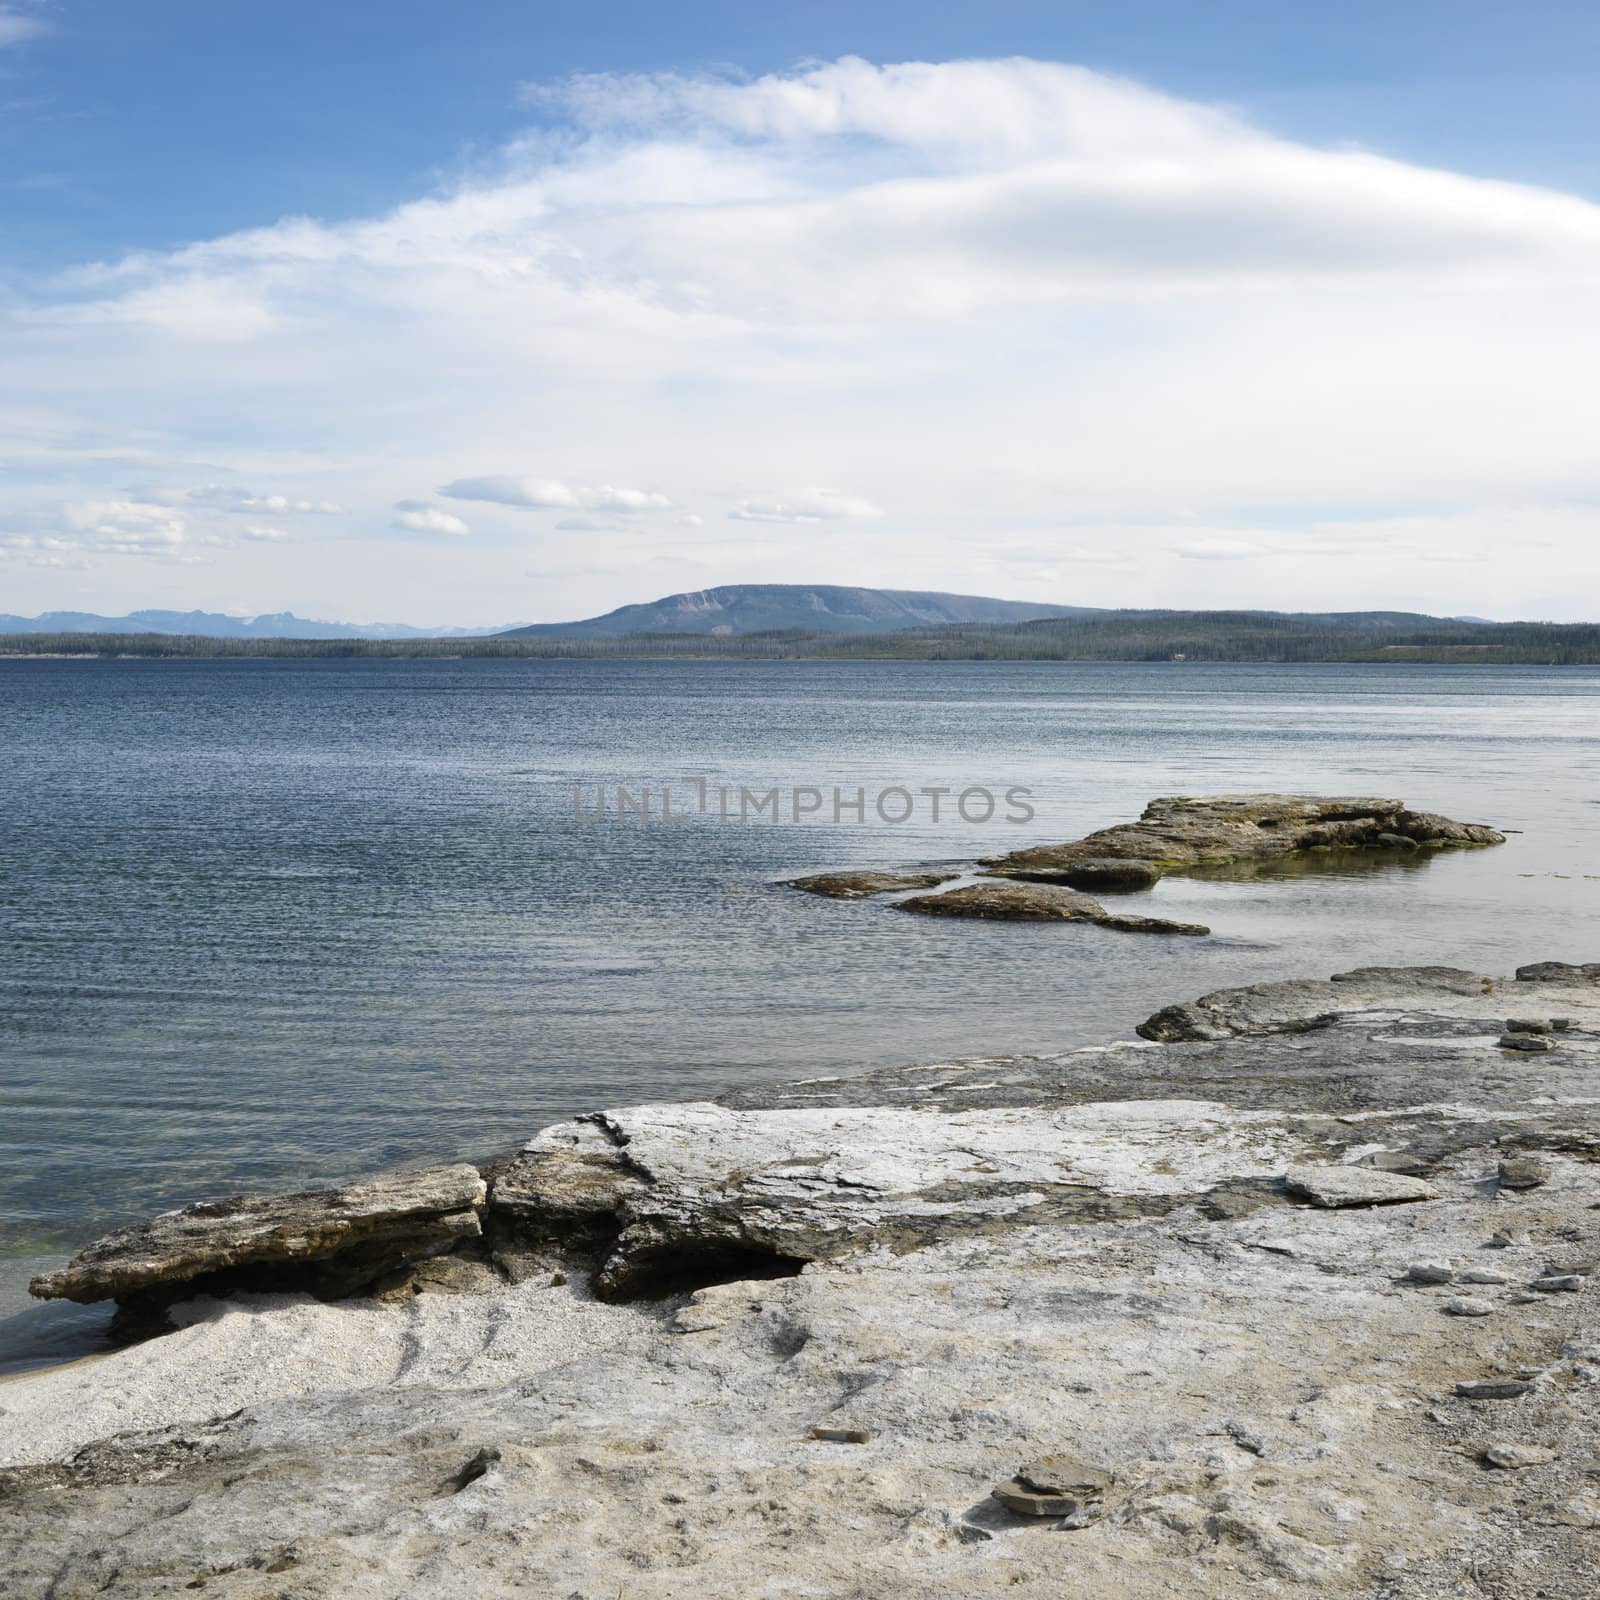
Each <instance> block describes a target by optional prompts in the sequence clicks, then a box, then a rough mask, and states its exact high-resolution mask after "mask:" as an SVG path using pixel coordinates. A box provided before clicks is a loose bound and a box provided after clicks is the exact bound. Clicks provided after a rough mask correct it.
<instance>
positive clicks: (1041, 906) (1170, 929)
mask: <svg viewBox="0 0 1600 1600" xmlns="http://www.w3.org/2000/svg"><path fill="white" fill-rule="evenodd" d="M895 910H896V911H913V912H919V913H921V914H922V915H923V916H929V917H978V918H982V919H985V920H988V921H996V922H1093V923H1097V924H1099V925H1100V926H1101V927H1107V928H1117V929H1120V930H1122V931H1123V932H1127V933H1184V934H1196V935H1204V934H1208V933H1210V931H1211V930H1210V929H1209V928H1205V927H1202V926H1201V925H1200V924H1199V923H1197V922H1168V921H1166V920H1165V919H1164V918H1161V917H1126V916H1119V915H1117V914H1116V913H1114V912H1111V911H1107V910H1106V908H1105V907H1104V906H1103V905H1101V904H1100V902H1099V901H1098V900H1095V899H1092V898H1091V897H1090V896H1088V895H1086V894H1082V893H1080V892H1079V891H1078V890H1076V889H1067V888H1063V887H1060V886H1058V885H1055V884H1044V883H1002V882H993V883H972V884H967V885H966V886H965V887H963V888H960V889H951V890H948V891H947V892H946V893H944V894H918V895H912V896H911V898H910V899H908V900H901V901H898V902H897V903H896V905H895Z"/></svg>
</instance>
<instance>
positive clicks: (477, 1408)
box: [0, 963, 1600, 1600]
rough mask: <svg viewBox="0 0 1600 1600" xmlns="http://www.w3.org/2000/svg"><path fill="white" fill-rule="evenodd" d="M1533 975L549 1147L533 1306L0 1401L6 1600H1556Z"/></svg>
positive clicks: (248, 1312)
mask: <svg viewBox="0 0 1600 1600" xmlns="http://www.w3.org/2000/svg"><path fill="white" fill-rule="evenodd" d="M1522 973H1523V974H1524V975H1523V976H1519V978H1518V979H1516V980H1511V981H1506V980H1501V979H1491V978H1485V977H1482V976H1479V975H1476V974H1471V973H1466V972H1461V971H1456V970H1454V969H1450V968H1421V969H1390V968H1367V969H1360V970H1357V971H1354V972H1350V973H1345V974H1342V975H1340V977H1338V978H1337V979H1334V980H1331V981H1321V980H1319V981H1316V982H1306V983H1297V984H1271V985H1265V986H1262V987H1261V988H1258V989H1242V988H1241V989H1234V990H1228V991H1220V992H1219V993H1217V994H1213V995H1209V996H1206V997H1205V998H1204V999H1202V1000H1200V1001H1196V1002H1191V1003H1190V1004H1189V1005H1188V1006H1179V1007H1172V1008H1168V1010H1167V1011H1164V1012H1161V1013H1158V1014H1157V1017H1156V1018H1152V1019H1151V1022H1150V1023H1149V1024H1147V1025H1146V1031H1147V1032H1148V1031H1155V1032H1156V1033H1157V1035H1158V1036H1163V1037H1170V1038H1172V1039H1173V1041H1174V1042H1171V1043H1153V1042H1150V1041H1149V1040H1148V1039H1147V1040H1144V1041H1132V1040H1130V1041H1123V1042H1118V1043H1113V1044H1110V1045H1107V1046H1102V1047H1097V1048H1093V1049H1084V1050H1074V1051H1069V1052H1065V1053H1062V1054H1053V1055H1041V1056H1029V1057H1008V1058H996V1059H986V1060H974V1061H965V1062H946V1063H938V1064H932V1065H928V1066H923V1067H915V1068H894V1069H890V1070H885V1071H882V1072H878V1073H872V1074H867V1075H864V1076H861V1077H853V1078H846V1079H818V1080H813V1081H811V1082H806V1083H796V1084H790V1085H785V1086H780V1087H775V1088H754V1089H750V1090H746V1091H743V1092H740V1093H738V1094H735V1095H730V1096H727V1097H725V1099H724V1100H723V1101H721V1102H718V1103H715V1104H712V1103H702V1104H693V1105H644V1106H635V1107H630V1108H625V1109H620V1110H613V1111H606V1112H603V1113H599V1114H596V1115H594V1116H592V1117H586V1118H581V1119H579V1120H577V1121H575V1122H572V1123H567V1124H563V1125H561V1126H559V1127H556V1128H551V1129H547V1130H545V1131H544V1132H543V1133H541V1134H539V1135H537V1136H536V1137H535V1138H533V1139H531V1140H530V1141H529V1142H528V1144H527V1145H526V1146H525V1147H524V1148H523V1149H522V1150H521V1151H519V1152H517V1153H516V1154H515V1155H514V1156H511V1157H509V1158H507V1159H506V1160H504V1161H502V1162H499V1163H497V1164H496V1165H495V1166H494V1168H493V1169H492V1171H491V1172H490V1173H489V1176H490V1177H491V1182H490V1185H489V1192H488V1196H487V1198H486V1200H484V1202H483V1226H484V1229H485V1232H486V1236H487V1238H488V1240H489V1241H490V1242H491V1243H493V1245H494V1248H495V1249H496V1250H497V1251H498V1252H500V1253H501V1254H502V1255H506V1254H508V1253H510V1252H512V1251H514V1250H520V1251H522V1252H523V1255H524V1258H525V1259H526V1260H527V1261H530V1262H543V1263H544V1270H543V1271H539V1272H531V1271H530V1272H528V1273H525V1274H523V1275H521V1281H520V1282H516V1283H507V1282H502V1283H500V1285H499V1287H498V1288H496V1289H494V1290H493V1292H490V1293H484V1294H478V1295H476V1296H473V1297H470V1298H460V1297H447V1296H441V1295H434V1294H429V1295H424V1296H422V1297H421V1298H418V1299H414V1300H410V1301H408V1302H406V1303H404V1304H382V1303H376V1302H374V1301H372V1300H369V1299H357V1300H349V1301H345V1302H343V1303H340V1304H323V1303H319V1302H317V1301H315V1300H312V1299H309V1298H307V1297H306V1296H303V1295H301V1296H294V1295H288V1296H285V1295H283V1294H278V1295H276V1296H261V1295H244V1296H242V1297H237V1298H234V1299H231V1300H217V1299H212V1298H206V1297H202V1298H200V1299H197V1300H195V1301H193V1302H191V1303H188V1304H187V1305H179V1306H176V1307H174V1311H173V1315H174V1320H175V1322H177V1323H178V1324H179V1331H177V1332H175V1333H172V1334H169V1335H168V1336H166V1337H164V1338H160V1339H154V1340H151V1341H149V1342H147V1343H144V1344H141V1345H138V1346H135V1347H133V1348H130V1349H126V1350H122V1351H119V1352H118V1353H116V1354H114V1355H111V1356H108V1357H106V1358H105V1359H103V1360H101V1361H99V1362H95V1363H89V1364H80V1365H78V1366H76V1367H71V1368H62V1369H58V1370H56V1371H52V1372H45V1373H40V1374H33V1375H30V1376H28V1377H26V1378H25V1379H23V1380H21V1381H20V1382H15V1383H12V1384H9V1385H7V1386H6V1388H5V1389H4V1391H3V1394H4V1399H3V1401H0V1405H3V1406H4V1409H5V1413H6V1416H5V1423H6V1427H5V1429H4V1431H3V1433H0V1450H3V1451H4V1452H5V1453H6V1455H7V1456H8V1458H9V1459H10V1460H11V1461H12V1462H14V1463H16V1465H14V1466H12V1467H11V1468H10V1469H9V1470H7V1471H5V1472H3V1473H0V1567H3V1568H4V1570H5V1571H6V1572H7V1581H8V1585H9V1588H8V1593H14V1594H16V1595H17V1596H18V1597H19V1600H35V1597H39V1600H43V1597H44V1596H46V1595H48V1596H50V1597H52V1600H76V1597H80V1596H89V1595H108V1596H111V1597H113V1600H117V1597H128V1600H132V1597H136V1596H137V1597H144V1596H149V1595H155V1594H162V1593H170V1592H176V1591H178V1590H180V1589H185V1590H186V1589H189V1588H210V1589H214V1590H215V1591H216V1592H220V1593H224V1594H230V1595H234V1594H237V1595H240V1596H252V1597H253V1596H262V1597H266V1596H272V1597H276V1600H286V1597H288V1596H291V1595H292V1596H295V1597H306V1600H322V1597H327V1600H333V1597H336V1596H344V1595H349V1594H373V1595H387V1594H397V1593H412V1592H415V1593H426V1594H428V1595H431V1596H439V1597H441V1600H458V1597H459V1600H467V1597H469V1596H470V1597H472V1600H499V1597H501V1596H506V1597H509V1596H512V1595H514V1594H526V1593H548V1594H555V1595H561V1596H581V1597H585V1600H612V1597H613V1596H615V1595H616V1594H617V1593H619V1592H621V1593H625V1594H627V1595H628V1596H629V1597H630V1600H677V1597H680V1596H682V1595H685V1594H690V1593H692V1594H694V1595H696V1596H704V1597H706V1600H749V1597H750V1596H752V1595H758V1594H763V1593H766V1592H769V1591H773V1586H774V1585H779V1586H781V1587H783V1589H784V1592H785V1593H786V1594H793V1595H796V1596H815V1597H817V1600H821V1597H824V1596H826V1597H844V1596H849V1597H852V1600H901V1597H905V1600H910V1597H912V1596H919V1597H920V1596H922V1595H927V1594H960V1595H962V1596H973V1597H977V1600H988V1597H995V1600H998V1597H1000V1596H1006V1597H1011V1596H1022V1597H1023V1600H1027V1597H1030V1596H1032V1597H1037V1600H1045V1597H1046V1596H1057V1595H1061V1594H1065V1593H1095V1594H1098V1595H1105V1596H1107V1597H1110V1600H1146V1597H1148V1596H1151V1595H1156V1594H1167V1593H1171V1594H1178V1593H1181V1594H1183V1595H1185V1596H1195V1597H1199V1600H1223V1597H1227V1600H1232V1597H1234V1596H1236V1595H1238V1594H1240V1593H1242V1592H1245V1591H1247V1590H1259V1591H1261V1592H1281V1593H1285V1594H1288V1593H1295V1594H1299V1593H1307V1594H1320V1595H1327V1596H1330V1597H1349V1600H1358V1597H1359V1600H1399V1597H1402V1596H1403V1597H1404V1600H1435V1597H1438V1600H1443V1597H1445V1596H1449V1595H1455V1594H1460V1593H1464V1592H1466V1591H1465V1588H1464V1587H1463V1586H1464V1585H1465V1584H1466V1583H1468V1582H1469V1581H1470V1585H1471V1587H1472V1590H1473V1592H1475V1593H1480V1594H1499V1595H1503V1596H1506V1597H1508V1600H1510V1597H1517V1600H1520V1597H1522V1596H1524V1595H1526V1596H1529V1597H1531V1596H1532V1595H1533V1594H1535V1593H1540V1594H1543V1595H1545V1596H1548V1597H1549V1600H1590V1597H1591V1596H1592V1575H1593V1571H1594V1569H1595V1565H1596V1556H1597V1553H1600V1552H1597V1542H1600V1480H1597V1479H1596V1478H1595V1476H1594V1475H1593V1472H1592V1470H1591V1468H1592V1465H1593V1463H1594V1462H1596V1461H1597V1460H1600V1407H1597V1406H1596V1404H1595V1396H1596V1394H1597V1393H1600V1311H1597V1307H1596V1302H1595V1289H1594V1284H1595V1282H1596V1275H1597V1267H1600V1210H1597V1207H1600V1104H1597V1097H1596V1089H1595V1085H1596V1084H1597V1083H1600V968H1585V967H1582V966H1577V967H1574V966H1563V965H1560V964H1553V963H1541V964H1539V965H1537V966H1535V967H1528V968H1524V969H1522ZM1591 974H1593V975H1591ZM1163 1017H1164V1018H1168V1019H1169V1020H1168V1021H1167V1022H1163V1023H1160V1024H1159V1026H1157V1022H1158V1018H1163ZM1175 1018H1181V1019H1182V1020H1181V1022H1180V1021H1175V1020H1171V1019H1175ZM1512 1018H1515V1019H1517V1020H1518V1021H1519V1022H1521V1023H1530V1022H1532V1023H1542V1022H1545V1021H1549V1022H1550V1025H1551V1028H1552V1034H1553V1036H1558V1037H1559V1038H1560V1040H1561V1047H1560V1049H1559V1050H1557V1051H1556V1052H1554V1053H1553V1054H1550V1055H1539V1056H1527V1057H1522V1056H1513V1055H1508V1054H1507V1053H1506V1052H1503V1051H1501V1050H1499V1049H1497V1048H1496V1043H1495V1041H1496V1039H1497V1038H1498V1037H1499V1036H1500V1035H1501V1033H1502V1032H1503V1031H1504V1029H1505V1028H1506V1025H1507V1023H1508V1021H1509V1020H1510V1019H1512ZM1558 1018H1559V1019H1560V1020H1561V1021H1562V1022H1564V1023H1565V1024H1566V1025H1565V1027H1563V1028H1561V1029H1560V1030H1559V1031H1557V1030H1556V1028H1555V1022H1554V1020H1553V1019H1558ZM1531 1036H1534V1037H1540V1036H1541V1035H1531ZM452 1170H459V1169H452ZM467 1170H468V1171H469V1172H470V1171H471V1169H467ZM476 1177H477V1174H475V1173H473V1174H472V1177H471V1178H470V1179H464V1180H463V1182H462V1184H461V1187H459V1188H458V1189H456V1190H454V1191H453V1193H456V1194H463V1195H465V1194H471V1195H476V1194H477V1193H478V1192H479V1191H478V1190H477V1188H476V1184H475V1181H474V1180H475V1179H476ZM462 1209H467V1210H472V1211H473V1212H474V1214H475V1215H476V1207H475V1205H473V1204H472V1203H471V1202H470V1201H469V1202H468V1203H467V1204H466V1205H465V1206H464V1207H463V1208H462ZM441 1214H449V1213H441ZM481 1248H482V1243H481V1242H480V1241H476V1240H474V1241H472V1242H471V1244H470V1245H469V1246H468V1247H467V1249H468V1250H470V1251H476V1250H478V1249H481ZM90 1254H93V1252H91V1253H90ZM443 1259H444V1260H446V1261H450V1260H455V1259H457V1257H456V1256H454V1255H451V1256H446V1257H444V1258H443ZM141 1281H142V1280H141ZM591 1284H592V1285H594V1286H596V1287H598V1289H599V1291H600V1293H601V1295H602V1296H604V1297H605V1298H592V1297H591V1295H590V1291H589V1288H588V1287H587V1286H588V1285H591ZM608 1301H609V1302H611V1303H608ZM1468 1574H1470V1580H1469V1579H1468V1576H1467V1575H1468Z"/></svg>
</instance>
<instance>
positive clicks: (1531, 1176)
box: [1500, 1156, 1550, 1189]
mask: <svg viewBox="0 0 1600 1600" xmlns="http://www.w3.org/2000/svg"><path fill="white" fill-rule="evenodd" d="M1549 1181H1550V1169H1549V1167H1547V1166H1546V1165H1545V1164H1544V1162H1542V1161H1540V1160H1539V1158H1538V1157H1537V1156H1507V1157H1506V1159H1505V1160H1504V1161H1502V1162H1501V1163H1500V1187H1501V1188H1502V1189H1537V1188H1538V1187H1539V1185H1540V1184H1542V1183H1548V1182H1549Z"/></svg>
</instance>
